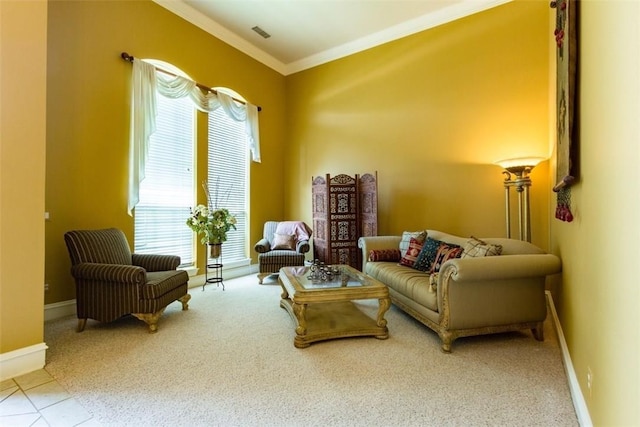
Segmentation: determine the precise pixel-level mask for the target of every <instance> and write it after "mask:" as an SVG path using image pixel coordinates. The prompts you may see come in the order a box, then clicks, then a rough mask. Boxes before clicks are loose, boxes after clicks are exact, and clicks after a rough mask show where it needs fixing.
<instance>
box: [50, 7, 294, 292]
mask: <svg viewBox="0 0 640 427" xmlns="http://www.w3.org/2000/svg"><path fill="white" fill-rule="evenodd" d="M123 51H126V52H128V53H129V54H131V55H133V56H136V57H138V58H155V59H160V60H164V61H167V62H170V63H172V64H173V65H175V66H177V67H178V68H180V69H182V70H183V71H185V72H186V73H187V74H189V75H190V76H191V77H193V78H194V79H195V80H197V81H198V82H201V83H203V84H205V85H207V86H210V87H216V86H223V87H228V88H231V89H233V90H235V91H237V92H238V93H240V94H241V95H242V96H244V97H245V98H246V99H247V100H249V101H250V102H252V103H254V104H258V105H260V106H261V107H262V112H261V113H260V132H261V144H262V160H263V162H262V163H261V164H258V163H252V164H251V200H250V203H251V218H250V221H251V222H250V235H251V237H250V242H253V241H257V240H258V238H259V237H261V236H262V225H263V223H264V221H266V220H268V219H272V218H280V217H282V215H283V209H284V204H283V201H282V200H283V199H282V192H283V189H282V188H281V186H280V185H278V184H277V183H279V182H281V181H282V180H283V168H282V164H281V162H279V161H278V160H279V159H280V158H281V157H282V151H283V141H284V125H285V121H284V106H285V105H284V77H283V76H282V75H280V74H278V73H277V72H275V71H273V70H271V69H270V68H268V67H266V66H264V65H262V64H260V63H259V62H257V61H255V60H253V59H251V58H249V57H248V56H246V55H244V54H242V53H240V52H239V51H237V50H235V49H234V48H232V47H230V46H229V45H227V44H225V43H223V42H221V41H220V40H218V39H216V38H215V37H213V36H211V35H210V34H208V33H206V32H204V31H202V30H200V29H199V28H197V27H195V26H193V25H191V24H189V23H187V22H186V21H185V20H183V19H182V18H179V17H177V16H176V15H174V14H172V13H170V12H169V11H167V10H166V9H164V8H162V7H161V6H159V5H157V4H155V3H153V2H151V1H126V2H122V1H91V2H83V1H54V2H51V3H50V6H49V34H48V60H49V72H48V80H47V97H48V105H47V108H48V115H47V189H46V210H47V211H49V212H50V215H51V220H50V221H48V222H47V223H46V227H47V228H46V280H47V283H49V285H50V291H49V292H48V293H47V294H46V303H52V302H57V301H66V300H70V299H73V298H75V290H74V285H73V282H72V278H71V276H70V274H69V267H70V262H69V258H68V255H67V251H66V248H65V246H64V240H63V235H64V233H65V232H66V231H67V230H71V229H78V228H100V227H119V228H121V229H123V230H124V231H125V233H126V234H127V237H128V238H129V242H130V244H131V245H133V219H132V218H131V217H130V216H128V215H127V212H126V207H127V176H128V173H127V158H128V143H129V139H128V138H129V84H130V78H131V64H129V63H127V62H125V61H123V60H122V59H120V53H121V52H123ZM198 119H199V122H200V123H201V125H200V132H199V134H200V135H201V136H203V137H204V138H206V127H205V126H206V120H205V119H206V116H204V115H202V114H200V115H199V117H198ZM204 138H201V141H205V139H204ZM198 156H199V157H198V176H199V179H198V182H199V183H200V182H201V181H202V180H203V179H205V178H206V145H205V144H200V146H199V149H198ZM272 183H276V184H275V185H274V184H272ZM198 191H199V198H200V202H204V201H205V200H204V194H203V192H202V190H201V188H200V185H198ZM185 221H186V218H185ZM198 247H199V251H200V252H201V254H202V247H201V245H198ZM251 252H253V251H251ZM202 258H203V257H202V256H201V257H200V259H201V260H202ZM201 267H203V264H202V265H201Z"/></svg>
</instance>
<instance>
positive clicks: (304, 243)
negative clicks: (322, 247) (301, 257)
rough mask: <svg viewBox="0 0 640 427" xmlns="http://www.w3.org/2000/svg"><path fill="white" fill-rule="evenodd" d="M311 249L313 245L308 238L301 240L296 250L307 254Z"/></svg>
mask: <svg viewBox="0 0 640 427" xmlns="http://www.w3.org/2000/svg"><path fill="white" fill-rule="evenodd" d="M310 249H311V246H309V241H308V240H300V241H299V242H298V243H297V244H296V252H298V253H299V254H306V253H307V252H309V250H310Z"/></svg>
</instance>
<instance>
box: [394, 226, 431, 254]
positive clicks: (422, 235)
mask: <svg viewBox="0 0 640 427" xmlns="http://www.w3.org/2000/svg"><path fill="white" fill-rule="evenodd" d="M412 238H414V239H416V240H417V241H418V242H419V243H424V241H425V239H426V238H427V231H426V230H424V231H405V232H403V233H402V240H400V256H405V255H406V254H407V249H409V242H410V241H411V239H412Z"/></svg>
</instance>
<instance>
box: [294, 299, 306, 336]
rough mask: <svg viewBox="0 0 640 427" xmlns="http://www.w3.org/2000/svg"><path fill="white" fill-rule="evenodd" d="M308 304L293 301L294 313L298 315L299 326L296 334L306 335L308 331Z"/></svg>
mask: <svg viewBox="0 0 640 427" xmlns="http://www.w3.org/2000/svg"><path fill="white" fill-rule="evenodd" d="M306 312H307V305H306V304H296V303H293V313H294V314H295V315H296V319H298V327H297V328H296V334H298V335H306V333H307V318H306V316H305V315H306Z"/></svg>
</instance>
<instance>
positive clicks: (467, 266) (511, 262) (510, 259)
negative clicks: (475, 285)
mask: <svg viewBox="0 0 640 427" xmlns="http://www.w3.org/2000/svg"><path fill="white" fill-rule="evenodd" d="M447 270H452V271H451V275H452V278H453V279H454V280H456V281H476V280H504V279H516V278H526V277H538V276H548V275H550V274H556V273H559V272H560V270H561V263H560V258H558V257H557V256H555V255H551V254H531V255H499V256H488V257H478V258H456V259H451V260H449V261H447V262H445V263H444V264H443V265H442V267H441V269H440V273H441V274H440V276H443V277H444V276H445V274H446V272H447Z"/></svg>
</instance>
